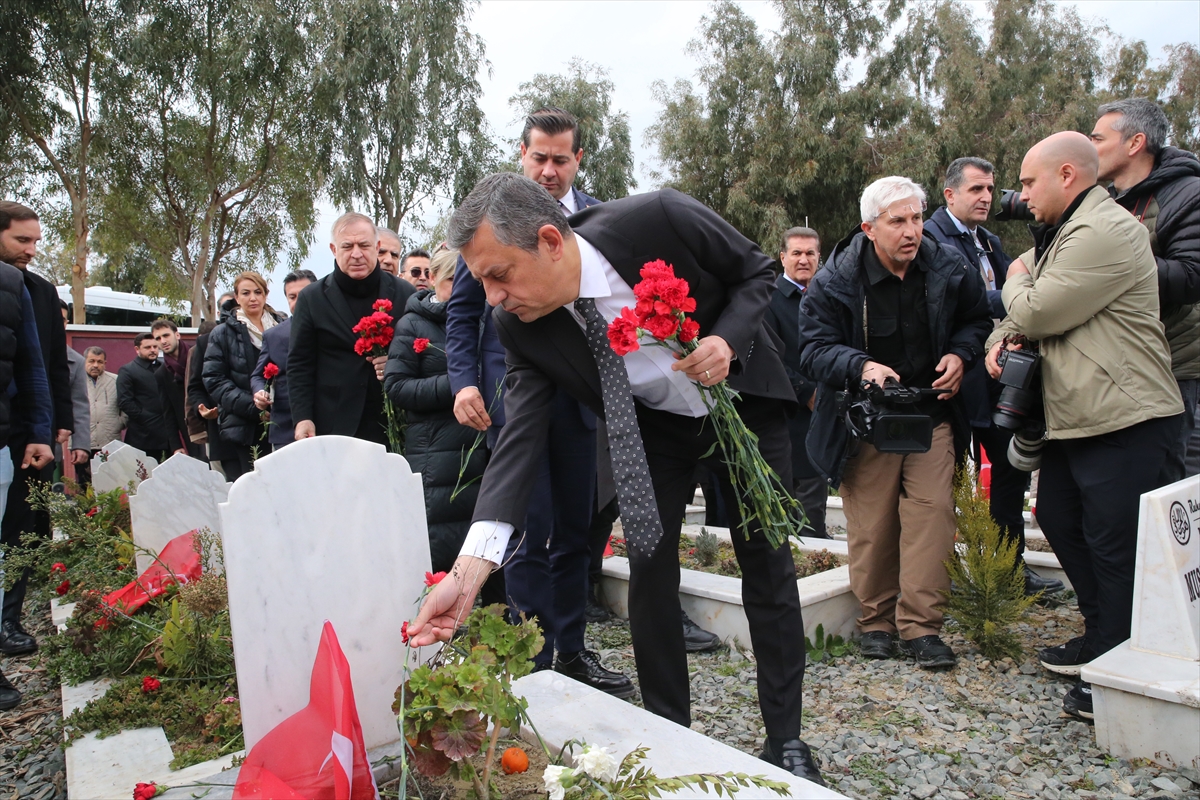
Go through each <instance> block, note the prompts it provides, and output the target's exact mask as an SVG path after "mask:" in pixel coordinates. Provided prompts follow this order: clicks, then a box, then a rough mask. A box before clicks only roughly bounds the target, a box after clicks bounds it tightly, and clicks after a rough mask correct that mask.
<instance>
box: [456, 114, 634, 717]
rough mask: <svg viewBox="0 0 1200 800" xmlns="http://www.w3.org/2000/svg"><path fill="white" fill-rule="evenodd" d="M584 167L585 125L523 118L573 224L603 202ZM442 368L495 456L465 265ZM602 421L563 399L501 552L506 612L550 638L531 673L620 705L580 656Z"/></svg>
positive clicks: (489, 350) (491, 394)
mask: <svg viewBox="0 0 1200 800" xmlns="http://www.w3.org/2000/svg"><path fill="white" fill-rule="evenodd" d="M582 158H583V148H582V147H581V146H580V142H579V123H578V121H577V120H576V119H575V117H574V115H572V114H571V113H569V112H567V111H563V110H562V109H559V108H543V109H539V110H538V111H535V112H533V113H532V114H530V115H529V116H528V117H526V119H525V129H524V130H523V131H522V133H521V169H522V171H523V172H524V173H525V176H526V177H528V178H530V179H532V180H534V181H537V182H538V184H539V185H541V186H542V187H543V188H544V189H545V190H546V191H547V192H549V193H550V196H551V197H553V198H554V199H555V200H557V201H558V204H559V208H560V209H561V210H562V212H563V214H565V215H566V216H570V215H571V214H574V213H575V212H576V211H579V210H581V209H583V208H587V207H588V206H593V205H597V204H598V203H599V202H600V201H598V200H596V199H595V198H593V197H589V196H588V195H586V194H584V193H583V192H581V191H579V190H578V189H576V188H575V187H574V185H573V184H574V182H575V174H576V172H578V170H579V163H580V161H581V159H582ZM446 363H447V366H448V371H449V375H450V388H451V391H453V392H454V414H455V416H456V417H457V418H458V421H459V422H460V423H462V424H463V425H467V426H469V427H472V428H475V429H476V430H480V431H487V434H488V446H489V448H491V447H493V446H494V445H495V443H496V440H497V437H498V436H499V432H500V428H501V427H502V426H503V425H504V421H505V420H504V403H503V385H504V374H505V364H504V347H503V345H501V344H500V339H499V337H498V336H497V335H496V330H495V328H494V326H493V322H492V314H491V308H490V307H489V306H488V305H487V298H486V296H485V294H484V290H483V286H482V285H481V284H480V283H479V282H478V281H476V280H475V279H474V278H473V277H472V276H471V274H470V272H469V271H468V270H467V267H466V265H465V264H464V263H463V260H462V259H461V258H460V259H459V260H458V268H457V270H456V272H455V276H454V293H453V294H452V295H451V297H450V301H449V304H448V306H447V313H446ZM596 440H597V437H596V416H595V414H593V413H592V412H591V411H589V410H588V409H586V408H584V407H583V406H582V405H580V403H579V401H577V400H575V399H574V398H572V397H570V396H569V395H567V394H566V393H565V392H563V391H561V390H559V391H558V392H557V395H556V397H555V400H554V404H553V411H552V414H551V427H550V436H549V439H548V445H547V448H546V453H545V454H544V456H543V457H542V458H541V465H540V469H539V473H538V478H537V482H536V484H535V486H534V490H533V496H532V498H531V500H530V503H529V508H528V513H527V517H526V523H525V535H524V537H514V538H513V539H512V541H511V542H510V543H509V549H508V551H507V552H506V553H505V567H504V579H505V587H506V591H507V593H508V598H509V606H510V607H511V608H513V609H515V610H517V611H521V612H524V613H525V614H527V615H529V616H536V617H537V619H538V624H539V625H541V627H542V631H543V633H544V635H545V637H546V644H545V647H543V649H542V652H541V653H539V654H538V655H537V656H536V657H535V659H534V664H535V669H539V670H540V669H548V668H550V667H551V665H552V663H553V658H554V651H555V649H556V648H557V650H558V654H559V655H558V662H557V664H556V665H555V667H556V669H558V670H559V671H560V672H564V673H566V674H568V675H570V676H571V677H573V678H576V679H577V680H580V681H583V682H585V683H587V684H589V685H591V686H594V687H595V688H597V689H601V690H603V691H606V692H609V693H610V694H614V695H616V696H618V697H628V696H629V695H631V694H633V692H634V686H633V683H632V682H631V681H630V680H629V678H627V677H626V676H625V675H622V674H621V673H619V672H614V671H612V670H608V669H605V668H604V666H603V665H601V663H600V659H599V656H598V655H597V654H596V653H594V652H592V651H589V650H587V649H585V648H584V641H583V637H584V629H585V626H586V622H585V619H584V609H585V606H586V600H587V574H588V564H589V548H588V530H589V528H590V525H591V520H592V509H593V507H594V504H595V502H596V497H595V490H596Z"/></svg>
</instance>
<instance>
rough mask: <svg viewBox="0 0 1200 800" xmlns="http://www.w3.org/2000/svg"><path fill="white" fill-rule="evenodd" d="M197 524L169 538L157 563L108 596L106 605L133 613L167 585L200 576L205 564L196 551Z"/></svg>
mask: <svg viewBox="0 0 1200 800" xmlns="http://www.w3.org/2000/svg"><path fill="white" fill-rule="evenodd" d="M197 533H198V531H197V530H196V529H195V528H193V529H192V530H190V531H188V532H187V533H185V534H182V535H180V536H176V537H175V538H174V539H172V540H171V541H169V542H167V546H166V547H164V548H163V549H162V552H160V553H159V554H158V558H156V559H155V560H154V563H153V564H151V565H150V566H148V567H146V571H145V572H143V573H142V574H141V575H138V576H137V579H136V580H134V581H133V582H132V583H130V584H129V585H127V586H125V587H124V588H121V589H117V590H116V591H115V592H113V593H111V594H107V595H105V596H104V605H106V606H108V607H109V608H115V609H118V610H120V611H121V612H123V613H125V614H132V613H133V612H135V611H137V610H138V609H139V608H141V607H142V606H144V605H146V603H148V602H149V601H150V598H152V597H158V596H159V595H160V594H164V593H165V592H166V591H167V587H168V586H170V585H171V584H173V583H175V582H176V581H178V582H179V583H187V582H188V581H194V580H196V579H197V578H199V577H200V574H201V571H202V569H203V568H202V566H201V564H200V553H199V552H197V551H196V534H197Z"/></svg>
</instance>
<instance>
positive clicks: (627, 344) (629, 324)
mask: <svg viewBox="0 0 1200 800" xmlns="http://www.w3.org/2000/svg"><path fill="white" fill-rule="evenodd" d="M639 327H641V320H640V319H638V317H637V315H636V314H635V313H634V312H633V311H631V310H630V309H629V308H628V307H626V308H622V309H621V316H619V317H617V318H616V319H614V320H613V321H612V322H610V323H609V325H608V343H609V344H610V345H612V349H613V350H614V351H615V352H616V354H617V355H619V356H624V355H628V354H629V353H632V352H633V351H634V350H637V349H638V328H639Z"/></svg>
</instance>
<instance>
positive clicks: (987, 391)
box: [925, 156, 1063, 594]
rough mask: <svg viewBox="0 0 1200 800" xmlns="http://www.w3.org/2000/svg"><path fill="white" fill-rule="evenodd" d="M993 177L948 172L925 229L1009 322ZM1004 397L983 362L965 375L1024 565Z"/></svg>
mask: <svg viewBox="0 0 1200 800" xmlns="http://www.w3.org/2000/svg"><path fill="white" fill-rule="evenodd" d="M994 173H995V168H994V167H993V166H992V165H991V163H990V162H988V161H985V160H984V159H982V158H974V157H971V156H968V157H965V158H957V159H955V160H954V161H952V162H951V163H950V166H949V167H947V168H946V184H945V188H944V189H942V195H943V196H944V197H945V198H946V205H945V206H943V207H941V208H939V209H938V210H937V211H934V212H933V215H932V216H931V217H930V218H929V223H928V224H927V225H926V226H925V230H926V231H927V232H928V233H929V235H930V236H932V237H933V238H934V239H936V240H937V241H938V242H939V243H941V244H944V245H947V246H949V247H952V248H957V249H958V251H959V252H960V253H962V255H963V256H964V257H965V258H966V259H967V262H968V263H970V264H971V265H972V266H974V267H975V269H977V270H979V272H980V274H981V275H982V276H983V280H984V284H985V285H986V287H987V297H988V304H989V305H990V306H991V308H992V317H993V318H995V319H1004V317H1005V313H1006V312H1005V310H1004V304H1003V303H1002V302H1001V301H1000V290H1001V289H1003V288H1004V277H1005V275H1006V274H1007V273H1008V265H1009V262H1011V261H1012V259H1011V258H1009V257H1008V256H1007V255H1005V253H1004V250H1003V249H1002V248H1001V246H1000V237H998V236H996V235H995V234H994V233H992V232H991V231H989V230H987V229H985V228H984V227H983V226H982V225H981V224H980V223H983V222H985V221H987V217H988V212H989V211H990V210H991V207H992V191H993V189H994V188H995V181H994V179H993V174H994ZM999 395H1000V385H999V384H998V383H997V382H996V381H994V380H992V379H991V378H990V377H988V374H987V369H986V368H985V367H984V364H983V360H982V359H981V360H979V361H978V362H976V363H975V365H974V366H973V367H971V369H969V370H967V373H966V374H965V375H964V376H963V381H962V396H963V402H964V403H965V405H966V408H967V417H968V419H969V421H970V423H971V435H972V438H973V439H974V441H975V444H974V447H973V449H974V452H975V457H976V462H977V463H978V461H979V456H978V448H979V445H981V444H982V445H983V449H984V450H986V451H987V455H988V459H989V460H990V461H991V462H992V497H991V512H992V519H994V520H995V521H996V524H997V525H999V526H1000V528H1001V530H1002V531H1004V532H1005V533H1006V534H1007V535H1008V537H1009V538H1010V539H1011V540H1012V541H1014V542H1015V543H1016V545H1017V560H1018V563H1019V564H1023V558H1022V554H1023V553H1024V552H1025V518H1024V516H1023V514H1022V512H1023V511H1024V509H1025V490H1026V489H1027V488H1028V487H1029V473H1028V472H1022V471H1021V470H1019V469H1016V468H1015V467H1013V466H1012V465H1011V464H1009V463H1008V442H1009V440H1010V439H1011V438H1012V434H1011V433H1009V432H1008V431H1004V430H1001V429H1000V428H997V427H996V426H995V425H994V424H993V423H992V408H993V407H994V406H995V405H996V399H997V397H999ZM959 460H960V461H961V454H959ZM1024 569H1025V591H1026V592H1027V593H1029V594H1033V593H1035V592H1039V591H1044V592H1046V593H1047V594H1049V593H1051V592H1058V591H1062V589H1063V584H1062V581H1057V580H1047V579H1046V578H1043V577H1042V576H1040V575H1038V574H1037V573H1036V572H1034V571H1033V570H1031V569H1030V568H1029V567H1028V566H1025V567H1024Z"/></svg>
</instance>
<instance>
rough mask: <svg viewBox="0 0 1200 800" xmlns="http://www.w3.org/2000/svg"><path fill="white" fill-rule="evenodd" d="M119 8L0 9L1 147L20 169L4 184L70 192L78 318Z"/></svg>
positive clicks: (110, 4) (79, 317) (101, 0)
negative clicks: (105, 74) (101, 77)
mask: <svg viewBox="0 0 1200 800" xmlns="http://www.w3.org/2000/svg"><path fill="white" fill-rule="evenodd" d="M117 13H118V12H117V8H116V2H115V0H31V1H30V2H23V3H5V4H4V10H3V11H0V22H2V24H0V30H3V31H4V34H3V36H2V37H0V39H2V40H3V42H2V43H0V144H3V145H4V155H3V162H4V164H5V165H6V167H12V166H14V165H15V166H17V167H18V171H16V172H14V173H10V174H9V175H7V176H5V177H6V178H7V180H6V183H9V184H10V185H11V184H22V185H25V186H29V185H31V184H32V185H38V184H41V185H40V186H38V188H40V189H41V190H42V192H41V193H45V194H49V195H51V196H53V195H56V194H58V193H59V192H62V193H65V194H66V197H67V201H68V202H69V206H70V210H69V214H66V215H64V216H65V217H68V218H69V223H66V224H64V226H63V227H65V228H66V229H67V230H66V231H64V233H66V236H65V240H66V242H67V244H68V247H69V249H70V251H71V252H70V283H71V298H72V301H73V303H74V309H75V312H74V321H75V322H77V323H82V322H83V321H84V315H85V314H86V309H85V307H84V302H83V288H84V286H85V285H86V283H87V279H88V255H89V251H90V246H89V234H90V232H91V227H92V213H91V201H92V196H93V187H94V183H95V178H94V163H93V152H94V146H95V145H96V144H97V141H98V137H99V135H100V129H99V127H98V126H97V125H96V111H97V97H96V75H97V72H98V70H99V69H100V68H101V67H102V65H103V64H104V61H105V59H106V56H107V51H108V46H109V44H110V34H111V32H112V24H113V20H114V17H115V15H116V14H117ZM39 177H44V178H45V179H46V180H45V181H44V182H42V181H39V180H38V178H39Z"/></svg>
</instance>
